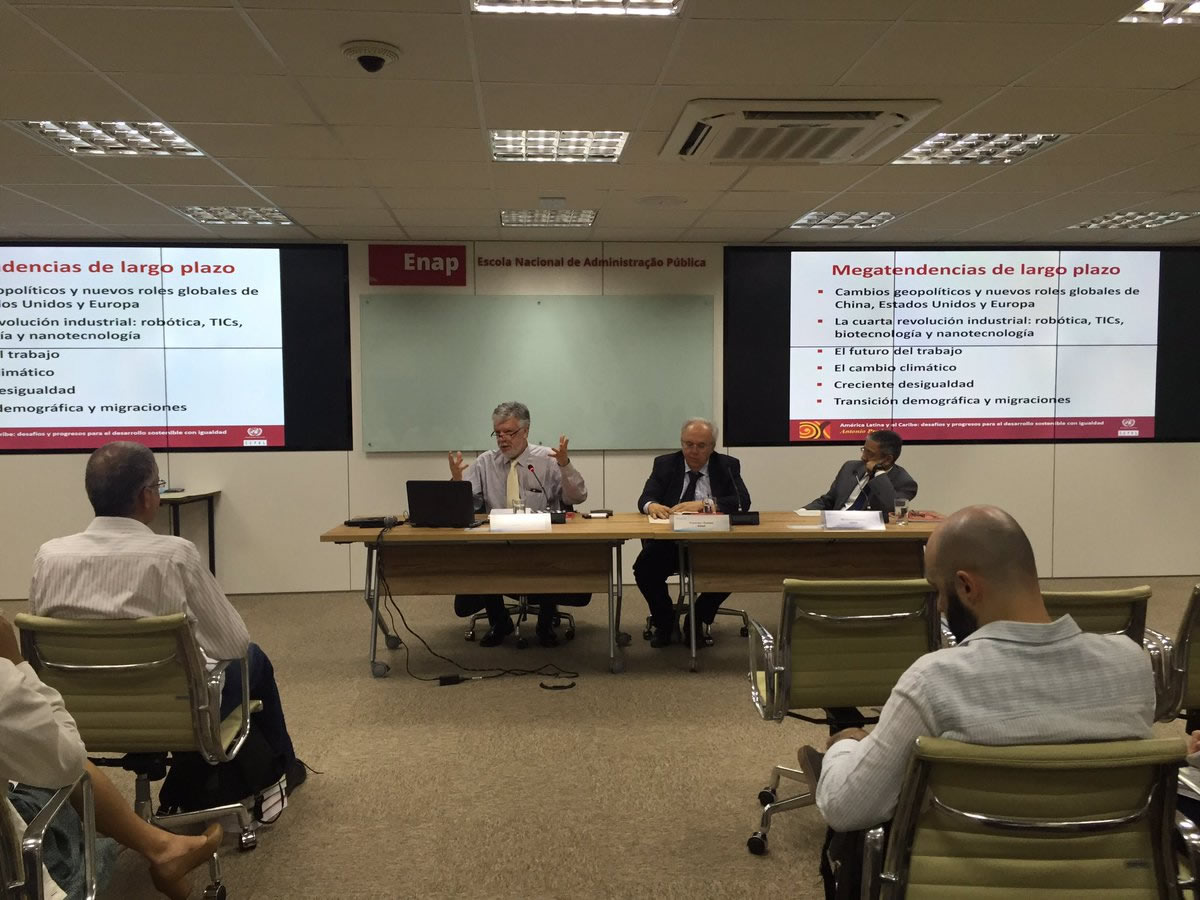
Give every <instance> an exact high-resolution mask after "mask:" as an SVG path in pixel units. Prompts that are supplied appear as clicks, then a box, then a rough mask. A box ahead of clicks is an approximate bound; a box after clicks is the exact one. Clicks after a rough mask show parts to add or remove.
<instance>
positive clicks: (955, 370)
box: [788, 248, 1160, 442]
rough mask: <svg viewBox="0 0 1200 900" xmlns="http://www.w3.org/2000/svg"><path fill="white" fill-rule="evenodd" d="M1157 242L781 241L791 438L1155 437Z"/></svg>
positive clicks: (1010, 438)
mask: <svg viewBox="0 0 1200 900" xmlns="http://www.w3.org/2000/svg"><path fill="white" fill-rule="evenodd" d="M1159 267H1160V253H1159V252H1158V251H1140V250H1130V251H1125V250H1121V251H1111V252H1108V251H1105V252H1096V251H1094V250H1092V251H1088V250H1037V249H1029V250H1023V249H1016V248H1014V249H1011V250H972V249H962V250H887V251H861V252H860V251H856V250H830V251H815V252H814V251H803V252H801V251H796V252H792V253H791V286H790V342H789V360H788V372H789V379H790V386H789V392H788V418H789V420H790V428H789V435H790V440H791V441H792V442H808V441H848V440H858V439H861V438H862V437H863V436H865V434H866V433H867V432H869V431H872V430H875V429H879V428H893V429H895V430H896V431H899V432H900V433H901V434H902V435H903V436H904V438H905V439H906V440H907V439H912V440H952V441H953V440H967V441H971V440H976V441H978V440H983V441H988V440H1038V439H1054V440H1059V441H1062V440H1096V439H1147V438H1153V437H1154V436H1155V430H1154V427H1155V384H1156V373H1157V363H1158V359H1157V358H1158V334H1159V322H1158V315H1159Z"/></svg>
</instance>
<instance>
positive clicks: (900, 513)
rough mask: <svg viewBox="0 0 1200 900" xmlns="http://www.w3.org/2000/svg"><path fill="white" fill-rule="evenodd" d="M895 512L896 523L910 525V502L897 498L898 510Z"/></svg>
mask: <svg viewBox="0 0 1200 900" xmlns="http://www.w3.org/2000/svg"><path fill="white" fill-rule="evenodd" d="M894 512H895V514H896V519H895V521H896V524H897V525H907V524H908V501H907V500H906V499H904V498H903V497H897V498H896V508H895V510H894Z"/></svg>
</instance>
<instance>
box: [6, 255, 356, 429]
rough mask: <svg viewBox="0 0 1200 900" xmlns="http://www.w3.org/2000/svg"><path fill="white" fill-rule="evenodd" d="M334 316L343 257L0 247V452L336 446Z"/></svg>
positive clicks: (339, 424) (343, 372)
mask: <svg viewBox="0 0 1200 900" xmlns="http://www.w3.org/2000/svg"><path fill="white" fill-rule="evenodd" d="M347 309H348V305H347V285H346V262H345V249H344V248H343V247H328V246H321V245H318V246H296V247H263V246H256V247H234V246H208V247H184V246H129V245H123V246H112V245H88V246H78V245H77V246H34V245H7V246H0V450H10V451H12V450H17V451H21V450H24V451H46V450H71V449H91V448H94V447H97V446H99V445H101V444H103V443H106V442H108V441H113V440H131V441H137V442H139V443H143V444H146V445H147V446H149V447H152V448H156V449H160V448H161V449H255V448H268V449H269V448H274V449H285V448H291V449H300V448H303V449H344V448H345V447H347V446H348V445H349V441H350V436H349V401H348V396H347V395H348V370H349V346H348V323H347ZM314 371H315V372H320V373H321V375H322V377H324V378H325V379H326V382H325V384H320V383H318V382H317V381H316V380H315V379H314V378H313V376H312V373H313V372H314ZM305 395H309V396H307V397H306V396H305Z"/></svg>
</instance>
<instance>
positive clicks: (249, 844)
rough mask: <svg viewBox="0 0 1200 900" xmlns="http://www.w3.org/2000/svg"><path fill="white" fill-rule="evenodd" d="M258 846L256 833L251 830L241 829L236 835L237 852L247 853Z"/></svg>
mask: <svg viewBox="0 0 1200 900" xmlns="http://www.w3.org/2000/svg"><path fill="white" fill-rule="evenodd" d="M257 846H258V834H257V833H256V832H253V831H243V832H242V833H241V834H240V835H238V853H249V852H250V851H251V850H253V849H254V848H255V847H257Z"/></svg>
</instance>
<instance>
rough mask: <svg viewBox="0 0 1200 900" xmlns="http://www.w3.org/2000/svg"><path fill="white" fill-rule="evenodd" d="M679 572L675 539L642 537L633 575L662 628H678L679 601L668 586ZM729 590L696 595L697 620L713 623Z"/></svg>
mask: <svg viewBox="0 0 1200 900" xmlns="http://www.w3.org/2000/svg"><path fill="white" fill-rule="evenodd" d="M678 574H679V550H678V549H677V548H676V546H675V543H674V542H673V541H642V552H641V553H639V554H638V557H637V559H636V560H634V562H633V577H634V580H635V581H637V586H638V590H640V591H641V592H642V596H643V597H645V598H646V605H647V606H649V607H650V618H651V620H652V621H653V623H654V627H655V629H656V630H658V631H663V632H671V631H674V630H675V624H676V623H675V603H674V601H673V600H672V599H671V592H670V591H668V590H667V579H668V578H669V577H671V576H672V575H678ZM728 596H729V594H727V593H725V594H722V593H713V592H706V593H703V594H700V595H699V596H698V597H697V598H696V619H697V622H704V623H705V624H708V625H711V624H712V621H713V619H715V618H716V617H717V607H719V606H720V605H721V604H722V603H724V602H725V600H726V598H727V597H728Z"/></svg>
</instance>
